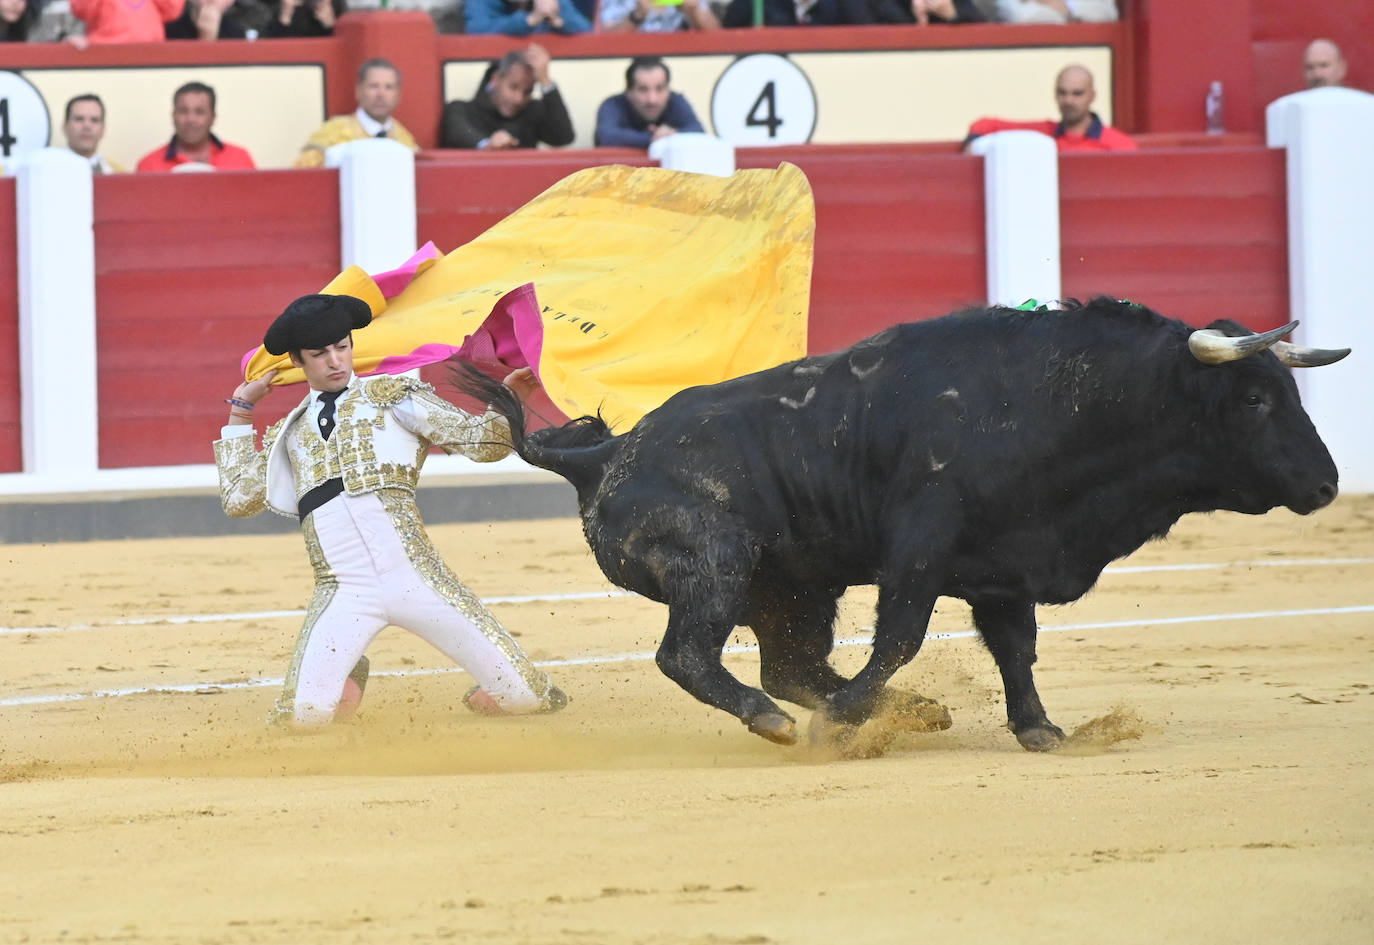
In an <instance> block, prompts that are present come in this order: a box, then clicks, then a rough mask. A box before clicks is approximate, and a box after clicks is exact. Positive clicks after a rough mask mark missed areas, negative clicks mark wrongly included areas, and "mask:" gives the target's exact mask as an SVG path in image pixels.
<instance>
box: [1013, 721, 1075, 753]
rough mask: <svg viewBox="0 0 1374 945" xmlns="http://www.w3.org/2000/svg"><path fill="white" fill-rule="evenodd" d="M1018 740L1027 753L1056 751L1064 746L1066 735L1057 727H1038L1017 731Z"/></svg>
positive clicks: (1047, 725)
mask: <svg viewBox="0 0 1374 945" xmlns="http://www.w3.org/2000/svg"><path fill="white" fill-rule="evenodd" d="M1016 740H1017V741H1018V742H1020V743H1021V747H1022V748H1024V749H1026V751H1054V750H1055V749H1057V748H1059V746H1060V745H1063V744H1064V733H1063V731H1061V730H1060V728H1059V727H1058V726H1056V725H1049V724H1046V725H1038V726H1036V727H1035V728H1023V729H1020V730H1019V731H1016Z"/></svg>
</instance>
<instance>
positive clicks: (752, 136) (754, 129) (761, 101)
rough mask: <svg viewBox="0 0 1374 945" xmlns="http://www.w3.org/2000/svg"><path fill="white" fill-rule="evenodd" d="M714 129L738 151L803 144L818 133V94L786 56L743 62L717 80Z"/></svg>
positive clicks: (744, 59) (764, 56) (744, 58)
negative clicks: (765, 146) (747, 148)
mask: <svg viewBox="0 0 1374 945" xmlns="http://www.w3.org/2000/svg"><path fill="white" fill-rule="evenodd" d="M711 124H712V125H713V126H715V131H716V136H717V137H720V138H724V139H725V140H726V141H728V142H730V143H731V144H733V145H735V146H736V147H757V146H759V145H770V144H805V143H806V142H808V141H810V140H811V135H812V133H813V132H814V131H815V130H816V90H815V89H813V88H812V87H811V80H810V79H808V78H807V77H806V73H805V72H802V71H801V69H799V68H798V67H797V65H796V63H794V62H793V61H792V60H791V59H788V58H787V57H786V56H778V55H774V54H772V53H757V54H755V55H752V56H742V57H740V58H739V59H736V60H735V61H734V62H732V63H731V64H730V65H729V67H728V68H726V70H725V71H724V72H722V73H721V74H720V78H719V79H717V80H716V87H715V89H714V90H713V91H712V92H711Z"/></svg>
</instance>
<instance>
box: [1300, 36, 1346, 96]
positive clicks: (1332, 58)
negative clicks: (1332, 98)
mask: <svg viewBox="0 0 1374 945" xmlns="http://www.w3.org/2000/svg"><path fill="white" fill-rule="evenodd" d="M1302 75H1303V78H1304V79H1306V80H1307V87H1308V88H1309V89H1323V88H1327V87H1329V86H1338V85H1340V84H1341V83H1342V82H1344V81H1345V57H1344V56H1342V55H1341V47H1339V46H1337V45H1336V44H1335V43H1333V42H1332V41H1331V40H1329V39H1314V40H1312V42H1310V43H1308V44H1307V49H1306V50H1305V51H1304V52H1303V54H1302Z"/></svg>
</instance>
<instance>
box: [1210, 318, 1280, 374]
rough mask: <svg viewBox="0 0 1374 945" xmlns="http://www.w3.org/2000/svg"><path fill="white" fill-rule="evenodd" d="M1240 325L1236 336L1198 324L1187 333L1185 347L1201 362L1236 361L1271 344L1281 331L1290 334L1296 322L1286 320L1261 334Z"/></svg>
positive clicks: (1275, 340) (1223, 362)
mask: <svg viewBox="0 0 1374 945" xmlns="http://www.w3.org/2000/svg"><path fill="white" fill-rule="evenodd" d="M1212 324H1213V325H1217V324H1226V325H1228V326H1230V325H1236V323H1235V322H1228V323H1218V322H1213V323H1212ZM1236 327H1238V328H1240V329H1241V332H1242V334H1240V335H1239V336H1234V335H1230V334H1228V333H1227V332H1225V331H1223V330H1221V329H1219V328H1213V327H1209V328H1201V329H1198V330H1197V331H1195V332H1193V333H1192V334H1191V335H1189V336H1188V350H1189V351H1191V352H1192V354H1193V357H1195V358H1197V359H1198V360H1199V361H1201V362H1202V363H1203V364H1225V363H1226V362H1227V361H1239V360H1240V359H1241V358H1248V357H1250V355H1252V354H1258V353H1259V352H1261V351H1263V350H1265V349H1266V348H1270V347H1273V346H1274V345H1275V344H1276V343H1278V341H1279V339H1281V338H1283V336H1284V335H1287V334H1290V333H1291V332H1292V331H1293V329H1294V328H1297V327H1298V323H1297V322H1289V323H1288V324H1287V325H1284V326H1283V327H1281V328H1275V329H1273V330H1272V331H1266V332H1263V333H1261V334H1258V335H1256V334H1254V333H1253V332H1250V331H1248V330H1247V329H1245V328H1243V327H1241V326H1236Z"/></svg>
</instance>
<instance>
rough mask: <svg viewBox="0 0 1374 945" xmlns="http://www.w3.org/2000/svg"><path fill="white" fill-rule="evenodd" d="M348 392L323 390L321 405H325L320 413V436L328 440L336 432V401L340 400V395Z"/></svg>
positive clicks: (321, 392)
mask: <svg viewBox="0 0 1374 945" xmlns="http://www.w3.org/2000/svg"><path fill="white" fill-rule="evenodd" d="M344 390H348V388H347V387H345V388H344V389H343V390H333V391H329V390H322V391H320V403H322V404H324V409H323V410H321V411H320V436H322V437H324V438H325V439H326V440H327V439H329V434H331V433H333V432H334V401H336V400H338V399H339V395H340V394H342V393H343V392H344Z"/></svg>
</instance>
